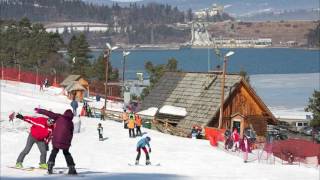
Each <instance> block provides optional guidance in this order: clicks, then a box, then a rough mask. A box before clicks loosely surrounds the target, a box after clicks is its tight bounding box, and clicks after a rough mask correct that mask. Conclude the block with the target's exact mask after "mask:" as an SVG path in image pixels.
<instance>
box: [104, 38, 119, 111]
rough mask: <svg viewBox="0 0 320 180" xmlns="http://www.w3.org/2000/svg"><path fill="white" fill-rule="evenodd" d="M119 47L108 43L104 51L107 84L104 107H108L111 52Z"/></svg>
mask: <svg viewBox="0 0 320 180" xmlns="http://www.w3.org/2000/svg"><path fill="white" fill-rule="evenodd" d="M116 49H118V47H117V46H114V47H111V45H110V44H109V43H106V48H105V50H104V52H103V58H104V59H105V71H106V82H105V83H106V84H105V86H104V95H105V99H104V107H105V108H107V84H108V73H109V72H108V70H109V59H110V55H111V52H112V51H113V50H116Z"/></svg>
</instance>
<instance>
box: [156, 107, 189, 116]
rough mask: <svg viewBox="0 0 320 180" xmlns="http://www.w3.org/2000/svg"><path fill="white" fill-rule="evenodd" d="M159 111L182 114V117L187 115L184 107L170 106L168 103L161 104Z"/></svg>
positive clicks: (176, 114)
mask: <svg viewBox="0 0 320 180" xmlns="http://www.w3.org/2000/svg"><path fill="white" fill-rule="evenodd" d="M159 113H162V114H170V115H175V116H182V117H185V116H186V115H187V111H186V108H183V107H176V106H170V105H164V106H162V107H161V108H160V110H159Z"/></svg>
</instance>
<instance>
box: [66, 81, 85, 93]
mask: <svg viewBox="0 0 320 180" xmlns="http://www.w3.org/2000/svg"><path fill="white" fill-rule="evenodd" d="M65 90H66V91H68V92H71V91H85V90H86V88H84V87H83V86H82V85H81V84H80V83H79V82H78V81H72V82H70V83H69V85H68V86H67V87H66V88H65Z"/></svg>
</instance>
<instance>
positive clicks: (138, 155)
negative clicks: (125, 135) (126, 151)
mask: <svg viewBox="0 0 320 180" xmlns="http://www.w3.org/2000/svg"><path fill="white" fill-rule="evenodd" d="M141 149H142V150H143V152H144V154H146V160H147V161H148V160H150V157H149V153H148V150H147V148H146V147H142V148H140V147H138V148H137V152H138V154H137V158H136V160H137V161H139V159H140V156H141Z"/></svg>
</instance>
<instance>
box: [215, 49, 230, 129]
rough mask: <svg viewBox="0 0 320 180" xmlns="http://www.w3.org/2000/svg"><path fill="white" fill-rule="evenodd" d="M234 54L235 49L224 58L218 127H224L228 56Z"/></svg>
mask: <svg viewBox="0 0 320 180" xmlns="http://www.w3.org/2000/svg"><path fill="white" fill-rule="evenodd" d="M233 54H234V52H233V51H229V52H228V53H227V54H226V55H225V56H224V58H223V70H222V78H221V81H222V82H221V98H220V100H221V102H220V116H219V126H218V129H221V128H222V121H223V104H224V84H225V76H226V69H227V58H228V57H230V56H232V55H233Z"/></svg>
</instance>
